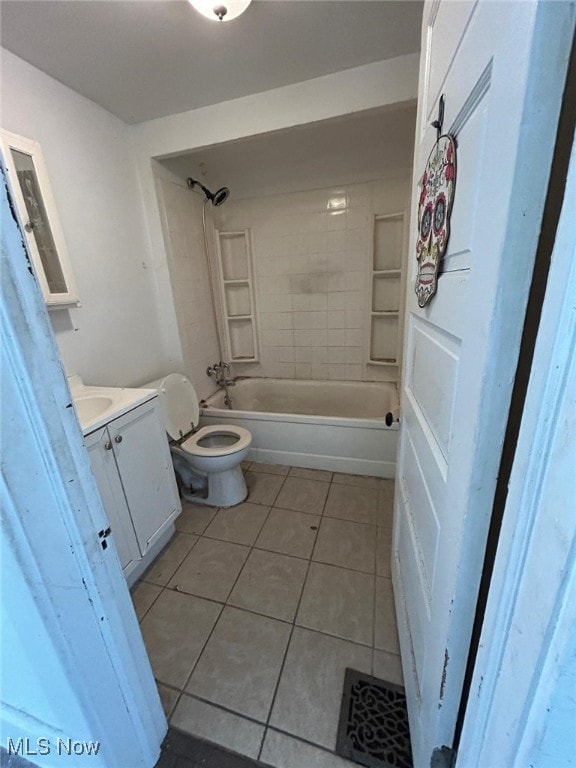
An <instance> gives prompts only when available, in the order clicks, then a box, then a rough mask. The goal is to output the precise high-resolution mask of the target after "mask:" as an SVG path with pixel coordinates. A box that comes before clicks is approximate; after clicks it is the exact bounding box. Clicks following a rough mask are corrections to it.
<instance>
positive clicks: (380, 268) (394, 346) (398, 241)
mask: <svg viewBox="0 0 576 768" xmlns="http://www.w3.org/2000/svg"><path fill="white" fill-rule="evenodd" d="M403 253H404V214H403V213H393V214H387V215H377V216H375V217H374V240H373V251H372V303H371V307H370V344H369V353H368V364H369V365H397V364H398V360H399V342H400V333H399V329H400V311H401V296H402V284H403V281H402V265H403Z"/></svg>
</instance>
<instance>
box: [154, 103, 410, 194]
mask: <svg viewBox="0 0 576 768" xmlns="http://www.w3.org/2000/svg"><path fill="white" fill-rule="evenodd" d="M415 124H416V104H404V105H399V106H398V107H395V108H390V107H389V108H386V109H381V110H372V111H370V112H365V113H360V114H356V115H350V116H347V117H342V118H338V119H334V120H322V121H319V122H316V123H312V124H309V125H306V126H300V127H297V128H290V129H288V130H285V131H275V132H273V133H267V134H261V135H258V136H253V137H250V138H247V139H241V140H239V141H234V142H230V143H227V144H217V145H215V146H212V147H208V148H204V149H201V150H197V151H195V152H190V153H187V154H182V155H179V156H177V157H171V158H167V159H164V160H162V161H161V162H162V164H163V165H164V166H165V167H166V168H168V169H169V170H170V171H172V172H173V173H175V174H176V175H177V176H179V177H180V178H181V179H185V178H187V177H188V176H192V177H193V178H195V179H197V180H199V181H202V182H203V183H204V184H205V185H206V186H208V187H211V188H212V189H213V190H214V189H217V188H219V187H223V186H227V187H229V188H230V190H231V192H232V195H233V197H234V198H235V199H238V198H242V197H260V196H262V195H270V194H275V193H280V192H291V191H301V190H303V189H317V188H320V187H327V186H339V185H345V184H351V183H354V182H360V181H367V180H369V179H375V178H379V177H380V176H382V175H383V174H384V173H386V174H387V175H388V176H391V175H394V174H403V175H404V176H405V175H406V169H409V168H411V165H412V155H413V151H414V133H415Z"/></svg>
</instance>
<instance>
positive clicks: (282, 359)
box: [278, 347, 294, 363]
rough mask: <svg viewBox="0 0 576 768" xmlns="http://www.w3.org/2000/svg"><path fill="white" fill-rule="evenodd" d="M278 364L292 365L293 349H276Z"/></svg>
mask: <svg viewBox="0 0 576 768" xmlns="http://www.w3.org/2000/svg"><path fill="white" fill-rule="evenodd" d="M278 362H279V363H293V362H294V347H279V348H278Z"/></svg>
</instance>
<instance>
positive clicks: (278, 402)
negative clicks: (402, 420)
mask: <svg viewBox="0 0 576 768" xmlns="http://www.w3.org/2000/svg"><path fill="white" fill-rule="evenodd" d="M230 396H231V398H232V404H233V410H228V408H226V407H225V406H224V393H223V392H217V393H216V394H215V395H212V397H210V398H208V400H207V401H206V404H205V406H204V407H203V409H202V418H201V421H200V423H201V424H202V425H207V424H225V423H232V424H240V425H241V426H243V427H246V429H249V430H250V432H251V433H252V447H251V450H250V454H249V457H248V458H249V459H251V460H253V461H262V462H267V463H271V464H291V465H293V466H296V467H309V468H312V469H328V470H332V471H336V472H351V473H353V474H357V475H376V476H377V477H394V468H395V464H396V443H397V437H398V424H397V423H394V424H393V425H392V426H391V427H387V426H386V424H385V421H384V419H385V416H386V413H388V412H389V411H392V412H393V413H394V415H395V416H396V415H397V413H398V395H397V391H396V386H395V385H394V384H380V383H368V382H352V381H302V380H299V379H250V378H242V379H236V386H234V387H233V388H231V389H230Z"/></svg>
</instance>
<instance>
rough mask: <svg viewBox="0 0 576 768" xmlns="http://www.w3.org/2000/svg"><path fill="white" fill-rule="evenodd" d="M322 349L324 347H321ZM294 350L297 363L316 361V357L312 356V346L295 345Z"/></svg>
mask: <svg viewBox="0 0 576 768" xmlns="http://www.w3.org/2000/svg"><path fill="white" fill-rule="evenodd" d="M321 349H323V347H321ZM294 352H295V356H294V360H295V361H296V362H297V363H312V362H314V359H313V356H312V347H295V348H294ZM318 362H321V361H318Z"/></svg>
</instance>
